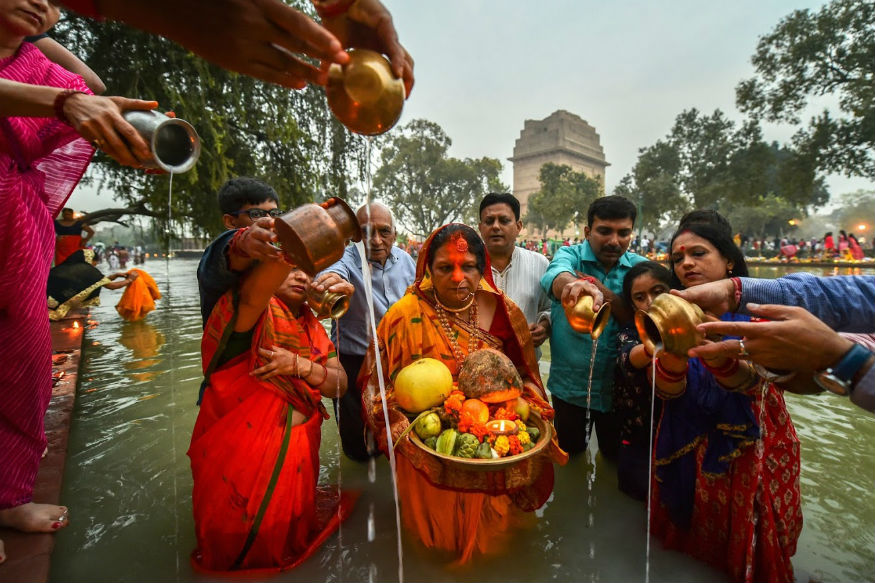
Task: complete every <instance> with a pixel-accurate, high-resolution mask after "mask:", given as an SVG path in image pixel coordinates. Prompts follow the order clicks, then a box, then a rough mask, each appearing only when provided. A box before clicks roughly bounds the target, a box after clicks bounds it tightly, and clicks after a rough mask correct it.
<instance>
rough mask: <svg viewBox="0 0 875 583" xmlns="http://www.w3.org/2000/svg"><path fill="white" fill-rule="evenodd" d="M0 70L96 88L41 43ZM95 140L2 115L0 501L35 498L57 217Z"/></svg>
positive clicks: (58, 125) (31, 80) (29, 79)
mask: <svg viewBox="0 0 875 583" xmlns="http://www.w3.org/2000/svg"><path fill="white" fill-rule="evenodd" d="M0 77H2V78H4V79H9V80H11V81H17V82H20V83H28V84H32V85H48V86H52V87H65V88H70V89H76V90H78V91H84V92H86V93H91V91H89V89H88V87H86V86H85V82H84V81H83V80H82V78H81V77H79V76H78V75H74V74H73V73H70V72H69V71H66V70H64V69H62V68H61V67H59V66H58V65H55V64H54V63H52V62H50V61H49V60H48V59H46V58H45V57H44V56H43V54H42V53H41V52H40V51H39V50H38V49H37V48H36V47H34V46H33V45H32V44H29V43H23V44H22V45H21V48H20V49H19V50H18V52H17V53H16V54H15V55H13V56H11V57H7V58H4V59H0ZM93 153H94V150H93V149H92V148H91V146H90V145H89V144H88V142H86V141H85V140H83V139H81V138H80V137H79V135H78V134H77V133H76V132H75V131H74V130H73V128H72V127H70V126H68V125H66V124H64V123H62V122H61V121H59V120H56V119H53V118H35V117H2V118H0V200H2V204H0V273H2V274H3V277H2V278H0V345H2V346H3V347H4V350H3V351H2V352H0V387H2V389H0V390H2V398H0V468H2V470H0V508H11V507H14V506H19V505H21V504H25V503H27V502H30V501H31V500H32V497H33V485H34V482H35V480H36V474H37V470H38V469H39V462H40V455H41V454H42V452H43V451H44V450H45V447H46V438H45V434H44V431H43V417H44V416H45V413H46V409H47V408H48V405H49V399H50V398H51V396H52V382H51V376H52V365H51V362H52V361H51V354H52V345H51V338H50V336H49V318H48V314H47V311H46V284H47V282H48V277H49V267H50V265H51V261H52V256H53V253H54V246H55V230H54V224H53V222H52V220H53V218H54V217H55V215H57V214H58V211H59V210H60V209H61V207H63V206H64V203H65V202H66V200H67V198H68V197H69V196H70V193H71V192H72V191H73V188H74V187H75V186H76V184H77V183H78V182H79V179H80V178H82V174H83V173H84V172H85V169H86V168H87V166H88V163H89V161H90V160H91V155H92V154H93Z"/></svg>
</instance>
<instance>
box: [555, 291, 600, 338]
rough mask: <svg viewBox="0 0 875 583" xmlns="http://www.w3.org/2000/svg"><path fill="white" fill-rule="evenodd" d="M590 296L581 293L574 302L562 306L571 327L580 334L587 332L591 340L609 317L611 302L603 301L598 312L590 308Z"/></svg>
mask: <svg viewBox="0 0 875 583" xmlns="http://www.w3.org/2000/svg"><path fill="white" fill-rule="evenodd" d="M592 304H593V299H592V296H587V295H583V296H580V298H578V300H577V303H576V304H573V305H571V304H568V305H565V306H563V308H564V309H565V317H566V318H568V324H569V326H571V329H572V330H574V331H575V332H580V333H581V334H589V335H590V336H592V338H593V340H595V339H596V338H598V337H599V336H601V333H602V332H603V331H604V329H605V326H607V325H608V320H609V319H610V317H611V304H609V303H607V302H605V303H603V304H602V307H601V308H599V311H598V312H593V310H592Z"/></svg>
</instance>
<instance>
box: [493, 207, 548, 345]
mask: <svg viewBox="0 0 875 583" xmlns="http://www.w3.org/2000/svg"><path fill="white" fill-rule="evenodd" d="M479 228H480V236H481V237H483V241H484V242H485V243H486V250H487V251H488V252H489V260H490V262H491V263H492V278H493V279H494V280H495V284H496V285H497V286H498V288H499V289H500V290H502V291H503V292H504V293H505V295H507V296H508V297H509V298H510V299H511V300H513V302H514V303H515V304H516V305H517V306H519V308H520V309H521V310H522V311H523V314H525V316H526V321H527V322H528V323H529V330H530V331H531V332H532V340H533V341H534V344H535V347H538V346H540V345H541V344H543V342H544V341H545V340H546V339H547V338H549V336H550V300H549V299H548V298H547V295H546V294H545V293H544V290H543V288H541V284H540V281H541V276H542V275H544V272H545V271H547V266H548V265H549V264H550V262H549V261H548V260H547V258H546V257H544V256H543V255H541V254H540V253H536V252H534V251H529V250H527V249H523V248H522V247H518V246H517V244H516V239H517V236H518V235H519V233H520V230H521V229H522V228H523V223H522V221H521V220H520V202H519V201H518V200H517V199H516V197H515V196H513V195H512V194H496V193H490V194H487V195H486V196H485V197H483V200H482V201H480V223H479ZM536 352H537V353H538V357H539V358H540V356H541V351H540V349H536Z"/></svg>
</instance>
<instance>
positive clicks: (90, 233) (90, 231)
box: [82, 225, 94, 243]
mask: <svg viewBox="0 0 875 583" xmlns="http://www.w3.org/2000/svg"><path fill="white" fill-rule="evenodd" d="M82 230H83V231H85V232H86V233H87V235H85V236H84V237H82V242H83V243H87V242H88V241H90V240H91V237H93V236H94V229H92V228H91V227H89V226H88V225H82Z"/></svg>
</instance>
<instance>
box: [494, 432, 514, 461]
mask: <svg viewBox="0 0 875 583" xmlns="http://www.w3.org/2000/svg"><path fill="white" fill-rule="evenodd" d="M493 448H494V449H495V451H496V452H498V455H499V456H502V457H504V456H506V455H507V452H508V451H510V440H509V439H508V438H507V435H499V436H498V437H497V438H496V439H495V445H494V446H493Z"/></svg>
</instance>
